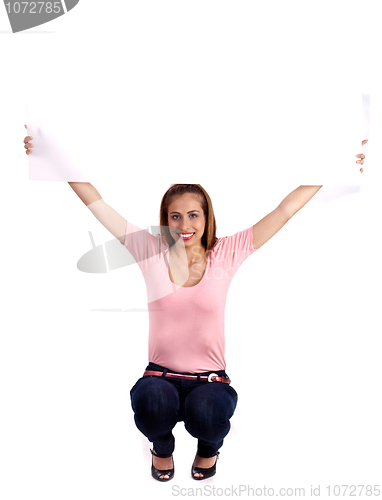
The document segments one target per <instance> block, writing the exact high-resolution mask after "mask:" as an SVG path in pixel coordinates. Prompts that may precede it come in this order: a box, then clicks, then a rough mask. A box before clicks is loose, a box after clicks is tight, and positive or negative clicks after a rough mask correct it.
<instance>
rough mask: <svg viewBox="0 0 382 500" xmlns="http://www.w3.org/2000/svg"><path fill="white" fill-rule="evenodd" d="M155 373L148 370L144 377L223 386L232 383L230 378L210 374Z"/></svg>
mask: <svg viewBox="0 0 382 500" xmlns="http://www.w3.org/2000/svg"><path fill="white" fill-rule="evenodd" d="M163 373H164V372H154V371H151V370H146V371H145V373H144V374H143V376H144V377H145V376H146V375H149V376H154V377H166V378H177V379H186V380H202V381H203V382H223V384H229V383H230V382H231V381H230V379H229V377H219V375H218V374H217V373H210V374H209V375H200V376H197V375H182V374H181V373H171V372H166V373H165V374H164V375H163Z"/></svg>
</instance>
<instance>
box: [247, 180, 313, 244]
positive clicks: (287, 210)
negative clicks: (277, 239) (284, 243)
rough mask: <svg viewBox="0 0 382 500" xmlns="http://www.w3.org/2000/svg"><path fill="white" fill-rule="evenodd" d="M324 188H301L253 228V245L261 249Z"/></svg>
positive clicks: (290, 194)
mask: <svg viewBox="0 0 382 500" xmlns="http://www.w3.org/2000/svg"><path fill="white" fill-rule="evenodd" d="M321 187H322V186H299V187H298V188H297V189H295V190H294V191H292V192H291V193H289V194H288V196H286V197H285V198H284V199H283V200H282V202H281V203H280V205H279V206H278V207H277V208H276V209H275V210H273V212H271V213H269V214H268V215H266V216H265V217H264V218H263V219H261V220H260V221H259V222H258V223H257V224H255V225H254V226H253V233H252V245H253V247H254V248H260V247H261V246H262V245H264V243H266V242H267V241H268V240H270V239H271V238H272V236H274V235H275V234H276V233H277V232H278V231H279V230H280V229H281V228H282V227H283V226H284V225H285V224H286V223H287V222H288V220H289V219H290V218H291V217H293V215H294V214H295V213H296V212H298V211H299V210H300V209H301V208H302V207H303V206H304V205H305V204H306V203H307V202H308V201H309V200H310V199H311V198H312V197H313V196H314V195H315V194H316V193H317V191H318V190H319V189H320V188H321Z"/></svg>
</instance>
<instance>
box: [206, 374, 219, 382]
mask: <svg viewBox="0 0 382 500" xmlns="http://www.w3.org/2000/svg"><path fill="white" fill-rule="evenodd" d="M218 376H219V375H218V374H217V373H210V374H209V375H208V379H207V381H208V382H213V380H212V377H218Z"/></svg>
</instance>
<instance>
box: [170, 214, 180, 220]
mask: <svg viewBox="0 0 382 500" xmlns="http://www.w3.org/2000/svg"><path fill="white" fill-rule="evenodd" d="M178 217H179V215H173V216H172V217H171V218H172V219H174V220H176V219H177V218H178Z"/></svg>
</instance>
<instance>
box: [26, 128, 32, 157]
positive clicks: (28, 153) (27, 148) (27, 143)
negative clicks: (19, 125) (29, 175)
mask: <svg viewBox="0 0 382 500" xmlns="http://www.w3.org/2000/svg"><path fill="white" fill-rule="evenodd" d="M25 128H27V126H26V125H25ZM32 139H33V137H31V136H30V135H28V136H27V137H25V139H24V148H25V149H26V151H25V152H26V154H27V155H30V154H31V152H32V150H31V149H30V148H33V144H32V143H30V142H29V141H31V140H32Z"/></svg>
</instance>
